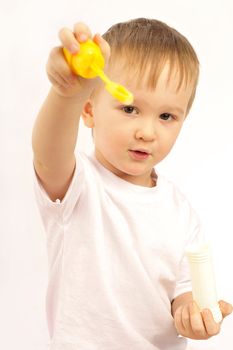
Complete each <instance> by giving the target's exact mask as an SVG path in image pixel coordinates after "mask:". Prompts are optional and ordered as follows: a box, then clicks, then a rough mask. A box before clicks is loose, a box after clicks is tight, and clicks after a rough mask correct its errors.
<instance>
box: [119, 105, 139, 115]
mask: <svg viewBox="0 0 233 350" xmlns="http://www.w3.org/2000/svg"><path fill="white" fill-rule="evenodd" d="M122 110H123V111H124V112H125V113H127V114H132V113H133V112H135V113H137V109H136V107H134V106H124V107H123V108H122Z"/></svg>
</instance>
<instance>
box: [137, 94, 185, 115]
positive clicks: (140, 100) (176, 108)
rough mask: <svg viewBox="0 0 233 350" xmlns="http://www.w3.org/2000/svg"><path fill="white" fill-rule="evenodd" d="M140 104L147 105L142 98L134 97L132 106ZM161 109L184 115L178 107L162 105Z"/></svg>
mask: <svg viewBox="0 0 233 350" xmlns="http://www.w3.org/2000/svg"><path fill="white" fill-rule="evenodd" d="M140 102H143V103H146V104H147V105H148V101H146V100H144V98H141V97H135V98H134V101H133V103H132V104H136V103H140ZM161 109H164V110H166V109H168V110H169V111H173V112H174V113H175V112H177V113H180V114H184V113H185V112H184V110H183V109H182V108H180V107H179V106H169V105H164V106H161Z"/></svg>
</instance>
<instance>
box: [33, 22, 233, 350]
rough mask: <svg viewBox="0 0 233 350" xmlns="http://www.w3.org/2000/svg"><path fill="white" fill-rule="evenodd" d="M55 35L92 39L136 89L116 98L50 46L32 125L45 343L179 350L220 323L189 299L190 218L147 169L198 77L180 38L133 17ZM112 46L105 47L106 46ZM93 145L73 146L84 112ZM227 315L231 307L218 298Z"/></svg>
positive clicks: (182, 202) (168, 186) (168, 144)
mask: <svg viewBox="0 0 233 350" xmlns="http://www.w3.org/2000/svg"><path fill="white" fill-rule="evenodd" d="M59 37H60V40H61V44H62V47H66V48H67V49H68V50H69V51H70V52H71V53H73V54H74V53H77V52H78V51H79V43H81V42H85V41H86V40H87V39H90V38H91V39H93V40H94V41H95V43H97V44H98V45H99V47H100V49H101V51H102V53H103V55H104V57H105V60H106V67H105V71H106V73H107V75H108V76H109V77H110V78H111V79H112V80H113V81H116V82H117V83H119V84H122V85H123V86H125V87H126V88H127V89H128V90H129V91H131V92H132V93H133V95H134V102H133V104H132V105H130V106H129V105H125V104H122V103H121V102H119V101H117V100H115V99H114V98H113V97H112V96H111V95H110V94H109V93H108V92H107V91H106V90H105V88H104V85H103V83H102V82H101V81H100V80H99V79H98V78H94V79H84V78H81V77H80V76H76V75H75V74H74V73H72V71H71V69H70V67H69V66H68V64H67V62H66V60H65V58H64V55H63V50H62V47H56V48H54V49H53V50H52V51H51V54H50V57H49V60H48V64H47V74H48V77H49V79H50V82H51V83H52V87H51V90H50V92H49V94H48V97H47V98H46V100H45V102H44V104H43V106H42V108H41V110H40V112H39V115H38V117H37V120H36V122H35V126H34V130H33V137H32V143H33V151H34V168H35V172H36V175H37V176H35V188H36V196H37V201H38V205H39V209H40V213H41V217H42V220H43V224H44V227H45V230H46V235H47V236H46V237H47V243H48V245H47V247H48V257H49V284H48V292H47V317H48V325H49V332H50V336H51V347H50V349H52V350H158V349H159V350H178V349H179V350H182V349H185V348H186V343H187V339H186V338H192V339H208V338H209V337H211V336H213V335H216V334H218V333H219V331H220V325H219V324H217V323H215V322H214V320H213V317H212V314H211V312H210V311H209V310H204V311H202V312H200V311H199V309H198V307H197V305H196V304H195V302H193V299H192V292H191V283H190V276H189V268H188V266H187V261H186V259H185V257H184V251H185V248H186V247H187V246H188V245H189V244H192V243H201V242H202V240H203V237H202V234H201V230H200V226H199V222H198V218H197V216H196V214H195V213H194V211H193V209H192V208H191V206H190V205H189V202H188V201H187V200H186V199H185V197H184V196H183V195H182V194H181V193H180V192H179V190H178V189H177V188H176V187H175V186H174V185H173V184H172V183H171V182H170V181H168V180H166V178H165V177H164V176H162V175H161V174H160V173H158V171H157V170H156V168H155V166H156V165H157V164H158V163H159V162H160V161H161V160H163V159H164V158H165V157H166V156H167V154H168V153H169V152H170V151H171V149H172V147H173V145H174V143H175V141H176V139H177V136H178V135H179V132H180V130H181V128H182V125H183V123H184V121H185V118H186V117H187V114H188V112H189V110H190V108H191V105H192V102H193V99H194V96H195V91H196V86H197V81H198V74H199V63H198V58H197V56H196V54H195V52H194V50H193V48H192V46H191V45H190V43H189V42H188V40H187V39H186V38H185V37H184V36H182V35H181V34H180V33H178V32H177V31H176V30H174V29H173V28H170V27H169V26H167V25H166V24H164V23H162V22H160V21H157V20H153V19H144V18H139V19H135V20H131V21H128V22H124V23H118V24H116V25H114V26H113V27H111V28H110V29H109V30H108V31H107V32H106V33H105V34H104V35H103V37H101V36H100V35H99V34H96V35H95V36H94V37H92V34H91V32H90V30H89V28H88V27H87V26H86V25H85V24H84V23H77V24H76V25H75V26H74V30H73V31H72V30H70V29H67V28H64V29H62V30H61V31H60V33H59ZM110 48H111V54H110ZM81 115H82V118H83V121H84V123H85V125H86V126H87V127H88V128H92V130H93V141H94V150H93V151H91V152H90V154H89V153H88V154H84V153H83V152H79V150H77V152H76V153H75V145H76V140H77V134H78V126H79V120H80V116H81ZM219 304H220V307H221V311H222V313H223V317H225V316H227V315H229V314H230V313H231V312H232V306H231V305H230V304H228V303H227V302H224V301H221V302H219Z"/></svg>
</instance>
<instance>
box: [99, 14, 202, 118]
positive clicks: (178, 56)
mask: <svg viewBox="0 0 233 350" xmlns="http://www.w3.org/2000/svg"><path fill="white" fill-rule="evenodd" d="M102 36H103V38H104V39H105V40H106V41H107V42H108V43H109V45H110V47H111V57H110V61H109V66H111V65H114V63H116V62H117V61H118V58H119V59H121V58H122V57H123V58H125V60H124V63H125V66H124V68H126V70H127V72H128V73H133V76H134V77H136V79H137V83H138V85H140V82H142V79H143V78H144V75H145V72H147V69H148V68H149V71H148V72H147V73H149V74H147V76H148V79H147V87H148V88H151V89H155V87H156V83H157V80H158V78H159V75H160V73H161V72H162V69H163V67H164V64H165V63H167V62H168V63H169V67H170V71H169V77H168V79H169V78H170V76H171V74H173V73H177V72H178V75H179V84H178V86H177V90H179V88H180V87H181V86H182V84H183V83H184V84H185V86H186V85H187V84H192V85H193V90H192V94H191V97H190V100H189V103H188V107H187V112H186V114H188V112H189V110H190V108H191V106H192V103H193V100H194V97H195V93H196V87H197V83H198V77H199V61H198V58H197V55H196V53H195V51H194V49H193V47H192V46H191V44H190V43H189V41H188V40H187V39H186V38H185V37H184V36H183V35H181V34H180V33H179V32H178V31H176V30H175V29H173V28H171V27H169V26H168V25H167V24H165V23H163V22H160V21H158V20H155V19H147V18H136V19H133V20H130V21H127V22H122V23H117V24H115V25H113V26H112V27H110V28H109V29H108V30H107V31H106V32H105V33H104V34H103V35H102ZM111 58H112V61H111ZM121 61H122V60H121Z"/></svg>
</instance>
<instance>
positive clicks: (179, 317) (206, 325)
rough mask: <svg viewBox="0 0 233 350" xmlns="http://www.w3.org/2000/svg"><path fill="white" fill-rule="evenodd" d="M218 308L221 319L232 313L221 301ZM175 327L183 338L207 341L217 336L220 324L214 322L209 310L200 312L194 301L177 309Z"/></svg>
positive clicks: (227, 305)
mask: <svg viewBox="0 0 233 350" xmlns="http://www.w3.org/2000/svg"><path fill="white" fill-rule="evenodd" d="M219 306H220V309H221V312H222V316H223V318H225V317H226V316H228V315H230V314H231V313H232V311H233V307H232V305H231V304H229V303H227V302H225V301H223V300H221V301H219ZM174 320H175V327H176V330H177V332H178V333H179V334H180V335H182V336H183V337H187V338H191V339H208V338H210V337H212V336H214V335H217V334H218V333H219V332H220V329H221V323H222V322H220V323H216V322H215V321H214V318H213V315H212V313H211V311H210V310H208V309H205V310H202V312H200V310H199V308H198V306H197V304H196V303H195V301H192V302H189V303H188V304H186V305H182V306H180V307H178V308H177V310H176V312H175V315H174Z"/></svg>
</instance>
